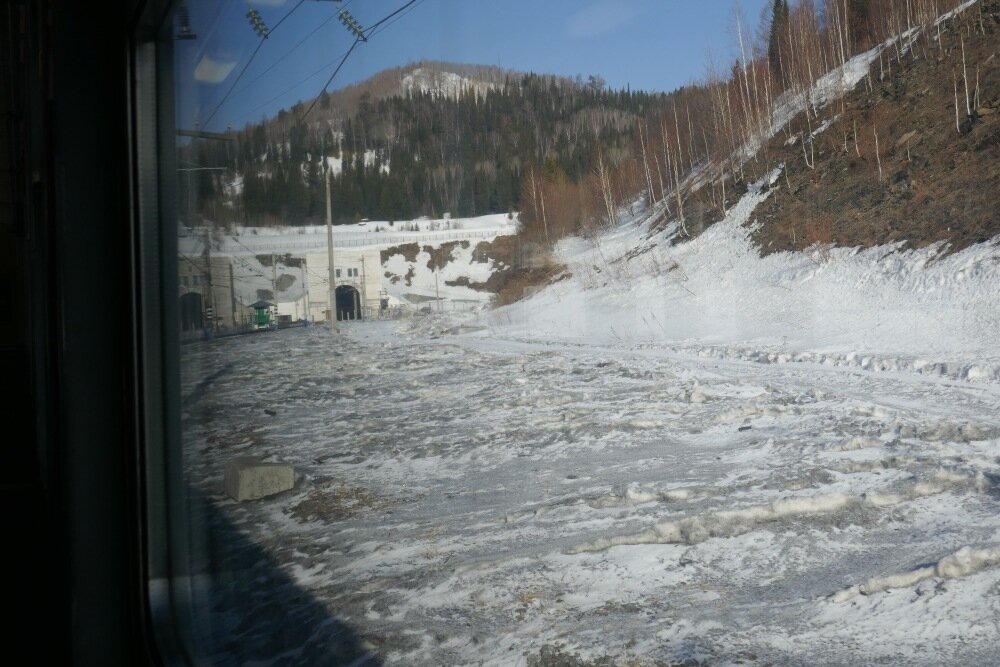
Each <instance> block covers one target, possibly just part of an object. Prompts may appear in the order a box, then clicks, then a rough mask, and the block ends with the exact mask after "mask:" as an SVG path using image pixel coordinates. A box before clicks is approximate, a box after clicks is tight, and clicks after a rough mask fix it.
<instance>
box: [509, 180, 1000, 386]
mask: <svg viewBox="0 0 1000 667" xmlns="http://www.w3.org/2000/svg"><path fill="white" fill-rule="evenodd" d="M780 182H781V181H780V179H779V178H778V173H777V172H775V173H772V174H771V176H770V177H769V179H768V180H767V181H766V182H761V183H757V184H755V185H754V186H753V187H752V188H751V191H750V192H748V193H747V194H746V195H745V196H744V197H743V198H742V199H741V201H740V203H739V204H737V205H736V206H734V207H733V208H732V209H731V210H730V213H729V215H728V216H727V217H726V219H725V220H723V221H722V222H720V223H717V224H716V225H713V226H712V227H710V228H709V229H708V230H706V231H705V232H704V233H703V234H702V235H701V236H699V237H698V238H696V239H694V240H692V241H690V242H684V243H677V244H676V245H673V244H672V241H674V240H676V235H677V231H676V226H674V227H671V228H669V229H668V230H667V231H665V232H662V233H660V234H659V235H657V236H654V237H652V238H650V239H649V240H647V239H646V234H645V227H644V224H643V221H642V219H639V220H635V221H632V222H630V223H628V224H626V225H624V226H623V227H621V228H620V229H618V230H615V231H613V232H609V233H607V234H605V235H603V236H600V237H599V238H598V239H596V241H594V242H593V243H590V242H586V241H583V240H580V239H571V240H567V241H565V242H563V243H562V244H561V245H560V247H559V249H558V254H559V256H560V259H561V261H563V262H564V263H566V264H567V265H568V266H569V268H570V272H571V273H572V274H573V277H572V279H570V280H565V281H561V282H559V283H556V284H554V285H551V286H549V287H548V288H546V289H545V290H544V291H542V292H541V293H539V294H537V295H535V296H533V297H532V298H530V299H528V300H526V301H524V302H521V303H518V304H514V305H512V306H508V307H506V308H504V309H501V310H499V311H497V312H495V313H494V314H492V315H491V318H490V322H491V323H492V326H494V327H495V331H496V333H497V334H498V335H505V336H517V337H521V338H534V337H545V338H556V339H560V340H567V341H568V340H576V341H584V340H585V341H590V342H603V343H613V342H623V343H627V344H641V343H655V344H667V345H672V346H676V347H679V348H685V349H693V350H697V351H699V353H701V354H707V355H712V356H717V355H722V356H737V357H741V356H742V357H746V358H750V359H754V360H760V361H763V362H765V363H766V362H770V361H802V360H809V361H819V362H822V363H833V364H847V365H855V366H859V367H862V368H866V369H878V368H882V369H886V370H891V369H897V368H908V369H912V370H919V371H927V372H934V373H944V374H949V375H953V376H959V377H967V378H970V379H983V378H992V379H1000V350H998V349H997V345H996V341H997V331H1000V311H998V309H997V308H996V304H997V303H998V302H1000V248H998V245H997V243H996V242H990V243H985V244H979V245H976V246H972V247H970V248H967V249H965V250H963V251H961V252H958V253H953V254H949V255H944V256H942V255H941V247H940V246H932V247H928V248H923V249H919V250H903V249H901V248H899V247H898V246H881V247H875V248H869V249H864V250H861V249H856V248H828V247H824V248H816V249H813V250H811V251H808V252H801V253H800V252H783V253H774V254H771V255H768V256H766V257H761V256H760V254H759V251H758V250H757V248H756V247H755V246H754V245H753V243H752V242H751V240H750V235H751V234H752V232H753V224H752V223H753V222H754V217H753V211H754V208H755V207H756V206H757V205H759V204H760V203H761V202H763V201H764V200H765V199H766V198H767V197H768V196H769V192H770V190H769V189H768V188H773V187H780Z"/></svg>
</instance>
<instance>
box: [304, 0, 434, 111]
mask: <svg viewBox="0 0 1000 667" xmlns="http://www.w3.org/2000/svg"><path fill="white" fill-rule="evenodd" d="M418 1H419V0H408V1H407V2H405V3H404V4H402V5H400V6H399V7H398V8H397V9H396V10H394V11H392V12H390V13H389V14H387V15H385V16H384V17H382V18H381V19H379V20H378V21H376V22H375V23H373V24H372V25H370V26H368V29H367V30H364V31H363V32H362V33H361V35H360V36H358V37H355V38H354V43H353V44H351V48H349V49H348V50H347V53H345V54H344V57H343V58H342V59H341V61H340V63H339V64H338V65H337V69H335V70H334V71H333V74H331V75H330V78H329V79H327V80H326V83H325V84H323V87H322V88H321V89H320V91H319V93H317V94H316V97H315V98H313V101H312V103H311V104H310V105H309V108H308V109H306V110H305V113H303V114H302V117H301V118H299V121H300V122H301V121H304V120H305V119H306V117H308V116H309V113H310V112H311V111H312V110H313V108H314V107H315V106H316V103H317V102H319V98H320V97H321V96H322V95H323V93H325V92H326V89H327V88H329V87H330V84H331V83H333V79H334V78H335V77H336V76H337V74H338V73H339V72H340V69H341V68H342V67H343V66H344V63H345V62H347V59H348V58H349V57H350V56H351V53H352V52H353V51H354V49H355V48H356V47H357V45H358V42H360V41H362V37H363V38H364V39H365V40H367V39H369V38H370V37H371V36H372V35H373V34H374V33H375V31H376V30H377V29H378V28H379V26H381V25H383V24H385V23H386V22H387V21H390V20H391V19H393V18H394V17H395V16H397V15H399V14H401V13H402V12H404V11H406V10H407V9H409V8H410V7H411V6H413V5H415V4H416V3H417V2H418Z"/></svg>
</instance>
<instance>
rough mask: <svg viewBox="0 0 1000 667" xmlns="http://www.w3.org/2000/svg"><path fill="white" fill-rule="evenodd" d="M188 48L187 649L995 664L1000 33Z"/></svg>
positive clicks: (516, 29) (800, 3)
mask: <svg viewBox="0 0 1000 667" xmlns="http://www.w3.org/2000/svg"><path fill="white" fill-rule="evenodd" d="M171 21H172V23H171V25H172V30H171V31H170V33H171V38H170V39H169V40H167V41H165V42H164V43H163V45H162V53H163V54H164V56H165V57H167V58H169V59H170V62H171V63H172V68H173V69H172V75H173V80H174V81H173V98H172V99H168V98H164V100H163V104H169V105H172V108H171V113H170V114H165V115H164V117H171V115H172V117H173V118H175V120H176V128H173V129H175V130H176V133H175V134H176V147H175V153H174V156H173V157H174V161H175V163H176V173H171V174H169V175H168V176H167V177H166V178H168V179H169V180H170V181H171V182H172V184H173V187H174V189H173V190H171V192H176V197H177V199H176V202H174V205H173V206H172V208H171V210H174V211H176V220H168V221H167V222H166V224H167V225H168V226H173V225H176V234H177V241H178V244H177V247H178V254H177V257H176V261H177V271H178V275H179V277H180V280H179V283H178V299H179V306H180V307H179V310H178V311H177V312H178V314H179V321H178V322H176V326H177V328H178V330H179V331H180V332H181V348H180V360H181V369H180V371H181V377H182V395H181V397H180V400H181V404H182V416H181V418H182V423H181V433H182V437H181V442H180V444H179V446H180V447H181V448H182V453H183V460H184V471H185V476H186V485H187V489H186V492H187V498H188V503H189V505H190V515H191V525H190V527H189V530H188V533H189V536H190V537H191V539H192V542H191V545H192V546H191V553H192V555H191V558H192V561H193V562H194V563H195V564H196V571H197V572H198V574H199V576H198V577H196V585H195V587H194V589H193V590H194V593H193V596H194V597H193V603H194V605H195V607H196V610H197V614H198V619H199V620H198V622H197V629H196V631H194V632H193V634H192V635H191V637H190V642H191V644H192V650H194V651H195V652H196V653H198V654H200V655H203V656H204V657H205V658H206V660H207V661H208V662H209V663H217V664H232V665H237V664H239V665H244V664H260V665H265V664H274V665H292V664H294V665H318V664H350V665H361V664H371V665H374V664H387V665H472V664H485V665H532V666H556V665H559V666H591V665H593V666H597V665H678V664H684V665H694V664H698V665H716V664H718V665H728V664H754V665H772V664H782V665H784V664H801V665H806V664H809V665H812V664H872V663H879V664H890V665H913V664H921V665H940V664H962V665H993V664H996V663H997V661H998V660H1000V655H998V653H1000V649H997V648H996V647H997V646H998V645H1000V625H998V624H996V623H995V618H996V614H997V608H998V607H997V605H998V599H1000V598H998V591H1000V511H998V510H1000V505H998V494H997V479H1000V420H998V417H997V415H998V414H1000V412H998V408H1000V391H998V387H1000V384H998V383H1000V345H998V337H997V332H998V331H1000V314H998V313H1000V311H998V309H997V303H998V297H1000V288H998V285H1000V250H998V245H997V243H996V236H997V234H998V233H1000V218H998V217H997V214H996V211H997V210H998V206H1000V170H998V169H997V165H998V164H1000V162H998V159H1000V141H998V139H997V138H998V137H1000V113H998V104H1000V103H998V99H1000V98H998V97H997V94H998V91H1000V68H998V67H997V65H996V58H995V50H996V37H995V33H996V30H997V29H998V27H1000V3H998V2H997V1H996V0H978V1H976V0H972V1H970V2H959V1H958V0H907V1H906V2H901V1H899V0H867V1H864V2H861V1H857V0H791V1H786V0H734V1H732V2H727V3H721V2H720V3H665V2H658V1H654V0H620V1H615V2H605V1H603V0H592V1H590V0H588V1H587V2H551V3H549V2H545V3H539V2H532V3H529V2H522V1H520V0H517V1H511V2H505V3H478V2H477V3H465V2H457V1H455V0H414V1H409V2H408V1H406V0H366V1H365V2H353V1H351V0H345V1H344V2H332V1H314V0H306V1H297V0H266V1H265V0H249V1H244V0H239V1H236V0H229V1H226V0H220V1H218V2H198V3H194V2H188V3H185V2H180V3H178V4H177V5H176V7H175V12H174V13H173V14H172V18H171ZM171 229H172V227H171Z"/></svg>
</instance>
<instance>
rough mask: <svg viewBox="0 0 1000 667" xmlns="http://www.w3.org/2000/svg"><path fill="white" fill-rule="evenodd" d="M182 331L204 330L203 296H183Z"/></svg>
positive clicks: (190, 294)
mask: <svg viewBox="0 0 1000 667" xmlns="http://www.w3.org/2000/svg"><path fill="white" fill-rule="evenodd" d="M180 310H181V331H197V330H199V329H201V328H202V303H201V294H199V293H198V292H188V293H187V294H181V308H180Z"/></svg>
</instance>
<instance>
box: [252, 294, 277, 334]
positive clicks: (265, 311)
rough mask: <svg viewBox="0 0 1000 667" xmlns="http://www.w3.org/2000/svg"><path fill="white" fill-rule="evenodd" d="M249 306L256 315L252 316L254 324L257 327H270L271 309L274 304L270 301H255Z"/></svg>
mask: <svg viewBox="0 0 1000 667" xmlns="http://www.w3.org/2000/svg"><path fill="white" fill-rule="evenodd" d="M250 307H251V308H253V309H254V312H255V313H256V317H255V318H254V324H255V325H256V327H257V328H258V329H270V328H271V309H272V308H274V304H273V303H271V302H270V301H257V302H256V303H252V304H250Z"/></svg>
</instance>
